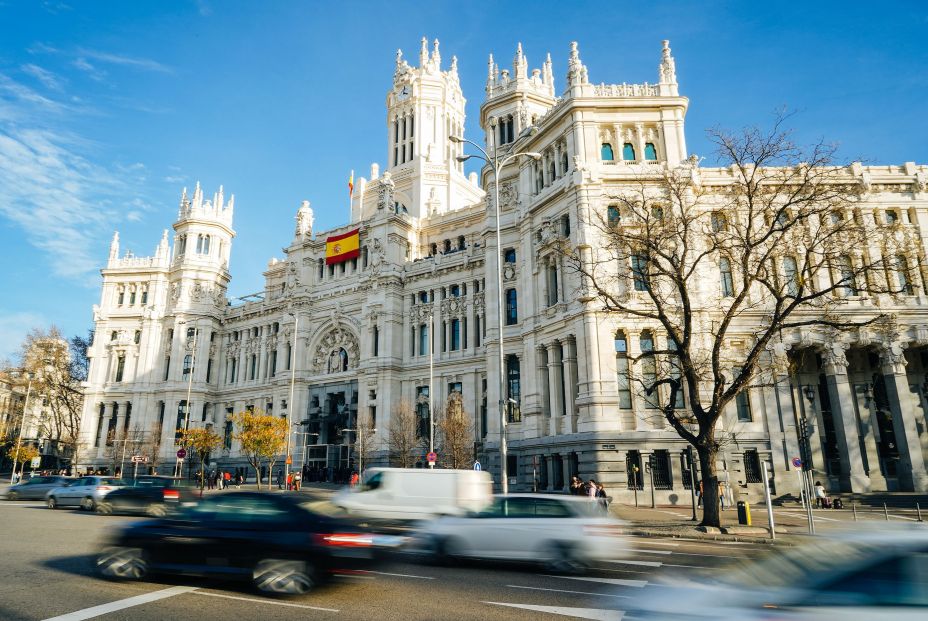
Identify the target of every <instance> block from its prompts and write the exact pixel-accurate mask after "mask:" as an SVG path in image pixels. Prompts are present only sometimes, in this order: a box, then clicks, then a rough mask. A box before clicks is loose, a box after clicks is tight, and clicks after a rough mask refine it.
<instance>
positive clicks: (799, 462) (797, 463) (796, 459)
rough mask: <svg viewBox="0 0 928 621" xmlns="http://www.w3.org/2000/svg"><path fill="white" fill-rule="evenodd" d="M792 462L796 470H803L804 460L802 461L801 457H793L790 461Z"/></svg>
mask: <svg viewBox="0 0 928 621" xmlns="http://www.w3.org/2000/svg"><path fill="white" fill-rule="evenodd" d="M790 462H791V463H792V464H793V468H795V469H796V470H799V469H800V468H802V459H801V458H799V457H793V458H792V459H791V460H790Z"/></svg>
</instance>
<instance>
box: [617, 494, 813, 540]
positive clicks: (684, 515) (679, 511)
mask: <svg viewBox="0 0 928 621" xmlns="http://www.w3.org/2000/svg"><path fill="white" fill-rule="evenodd" d="M609 511H610V513H612V515H614V516H615V517H617V518H619V519H620V520H623V521H625V522H627V523H628V524H629V531H628V532H629V533H630V534H632V535H639V536H644V537H676V538H679V537H685V538H692V539H706V540H710V541H739V542H749V543H774V541H773V540H771V539H770V534H769V533H770V531H769V529H768V528H767V514H766V512H763V513H760V514H757V513H754V514H752V518H753V519H752V522H753V524H754V525H753V526H742V525H740V524H738V512H737V510H735V509H733V508H731V509H726V510H724V511H722V519H721V524H722V528H721V529H714V528H711V527H709V528H704V527H700V526H699V521H700V520H701V519H702V508H701V507H700V508H697V510H696V517H697V519H696V521H693V520H692V517H693V510H692V508H691V507H689V506H681V505H667V506H662V505H658V506H657V507H655V508H654V509H652V508H651V507H650V506H643V505H639V506H637V507H636V506H634V505H625V504H619V503H613V504H612V505H610V507H609ZM754 511H755V512H756V508H755V509H754ZM776 527H777V540H776V541H777V542H781V541H783V540H784V539H787V538H788V537H786V538H784V535H786V534H787V533H799V532H800V531H799V530H798V529H797V528H796V527H795V526H793V527H792V528H790V525H789V524H785V523H781V520H777V521H776ZM707 531H708V532H707Z"/></svg>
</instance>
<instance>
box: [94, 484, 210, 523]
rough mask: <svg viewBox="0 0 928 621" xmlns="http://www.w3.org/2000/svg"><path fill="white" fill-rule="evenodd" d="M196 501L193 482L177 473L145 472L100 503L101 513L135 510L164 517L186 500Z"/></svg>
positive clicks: (134, 512) (187, 501) (130, 511)
mask: <svg viewBox="0 0 928 621" xmlns="http://www.w3.org/2000/svg"><path fill="white" fill-rule="evenodd" d="M192 502H196V496H195V494H194V491H193V488H192V487H191V486H190V483H189V482H187V481H186V480H184V479H176V478H173V477H159V476H143V477H138V478H137V479H136V480H135V481H131V485H128V486H126V487H121V488H119V489H117V490H113V491H112V492H110V493H109V494H107V496H106V498H105V499H104V500H103V501H102V502H99V503H98V504H97V513H102V514H108V513H133V514H139V515H150V516H152V517H161V516H163V515H165V514H167V513H168V512H169V511H172V510H174V509H177V508H178V507H180V506H182V505H183V504H185V503H192Z"/></svg>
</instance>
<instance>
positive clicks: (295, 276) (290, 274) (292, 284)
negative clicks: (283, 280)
mask: <svg viewBox="0 0 928 621" xmlns="http://www.w3.org/2000/svg"><path fill="white" fill-rule="evenodd" d="M299 286H300V276H299V273H298V272H297V269H296V263H295V262H294V261H290V262H288V263H287V289H294V288H296V287H299Z"/></svg>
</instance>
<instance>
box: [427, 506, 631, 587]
mask: <svg viewBox="0 0 928 621" xmlns="http://www.w3.org/2000/svg"><path fill="white" fill-rule="evenodd" d="M622 529H623V524H622V522H620V521H619V520H617V519H615V518H612V517H609V516H608V515H607V514H606V512H605V511H603V509H602V508H601V507H600V506H599V504H598V503H596V502H593V501H591V500H589V499H588V498H585V497H583V498H579V497H574V496H553V495H544V494H509V495H507V496H496V497H495V498H494V501H493V503H492V504H491V505H490V506H489V507H488V508H486V509H484V510H482V511H479V512H472V513H470V514H468V515H467V516H465V517H452V516H446V517H440V518H438V519H436V520H433V521H431V522H426V523H423V524H422V526H421V532H420V533H419V535H418V538H419V546H420V547H422V548H424V549H425V551H426V552H427V553H428V554H430V555H431V556H432V557H433V558H435V559H436V560H442V559H448V558H454V557H467V558H476V559H497V560H511V561H531V562H540V563H542V564H543V565H545V566H546V567H547V568H548V569H550V570H552V571H581V570H583V569H584V568H585V567H586V566H587V565H588V564H589V563H590V562H591V561H596V560H609V559H617V558H621V557H622V556H624V555H625V554H626V553H627V550H628V545H627V543H626V539H625V537H624V536H623V534H622Z"/></svg>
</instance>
